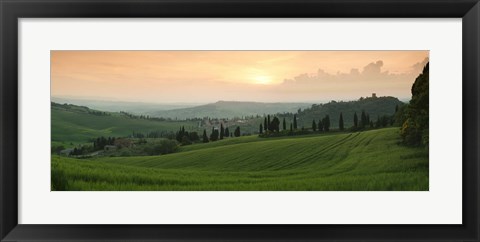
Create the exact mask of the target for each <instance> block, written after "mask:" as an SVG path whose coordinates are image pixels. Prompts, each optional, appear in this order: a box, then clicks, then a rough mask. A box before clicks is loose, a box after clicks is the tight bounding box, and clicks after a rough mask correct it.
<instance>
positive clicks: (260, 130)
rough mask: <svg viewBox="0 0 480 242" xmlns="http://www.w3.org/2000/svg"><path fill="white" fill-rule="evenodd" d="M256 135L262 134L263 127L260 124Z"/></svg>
mask: <svg viewBox="0 0 480 242" xmlns="http://www.w3.org/2000/svg"><path fill="white" fill-rule="evenodd" d="M258 133H260V134H263V126H262V124H260V129H259V130H258Z"/></svg>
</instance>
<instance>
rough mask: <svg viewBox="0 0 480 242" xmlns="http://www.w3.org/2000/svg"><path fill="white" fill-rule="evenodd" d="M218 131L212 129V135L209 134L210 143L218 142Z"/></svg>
mask: <svg viewBox="0 0 480 242" xmlns="http://www.w3.org/2000/svg"><path fill="white" fill-rule="evenodd" d="M218 136H219V133H218V129H215V127H212V133H211V134H210V141H217V140H218Z"/></svg>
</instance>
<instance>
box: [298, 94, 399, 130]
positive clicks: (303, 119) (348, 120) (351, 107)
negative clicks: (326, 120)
mask: <svg viewBox="0 0 480 242" xmlns="http://www.w3.org/2000/svg"><path fill="white" fill-rule="evenodd" d="M397 105H398V106H399V107H401V106H402V105H405V103H403V102H401V101H400V100H398V99H397V98H395V97H367V98H360V99H359V100H356V101H348V102H344V101H339V102H336V101H331V102H329V103H325V104H318V105H317V104H314V105H312V106H311V107H310V108H306V109H304V110H302V111H301V112H299V113H298V115H297V117H298V122H299V124H300V125H304V126H305V127H311V124H312V120H313V119H315V120H316V121H318V120H319V119H320V118H323V117H325V115H327V114H328V115H329V116H330V123H331V128H335V129H336V128H338V120H339V117H340V113H342V115H343V120H344V124H345V127H347V128H348V127H351V126H353V116H354V113H355V112H356V113H357V115H358V118H360V115H361V113H362V110H364V111H365V112H366V113H367V114H369V115H370V120H372V121H373V122H375V121H376V120H377V117H381V116H383V115H387V116H391V115H394V114H395V107H396V106H397Z"/></svg>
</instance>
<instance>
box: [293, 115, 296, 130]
mask: <svg viewBox="0 0 480 242" xmlns="http://www.w3.org/2000/svg"><path fill="white" fill-rule="evenodd" d="M293 128H294V129H297V115H296V114H294V115H293Z"/></svg>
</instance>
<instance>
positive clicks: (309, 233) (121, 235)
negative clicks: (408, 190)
mask: <svg viewBox="0 0 480 242" xmlns="http://www.w3.org/2000/svg"><path fill="white" fill-rule="evenodd" d="M0 14H1V26H0V30H1V37H0V41H1V47H0V48H1V49H0V51H1V60H0V73H1V80H0V90H1V97H0V106H1V109H0V117H1V118H0V134H1V137H0V168H1V188H0V192H1V194H0V195H1V197H0V223H1V225H0V240H1V241H72V240H76V241H337V240H353V241H360V240H362V241H371V240H376V241H392V240H397V241H426V240H429V241H445V240H448V241H479V217H480V216H479V194H480V193H479V174H480V172H479V159H478V158H479V157H478V151H477V149H478V148H479V105H478V104H479V102H480V99H479V91H480V89H479V81H480V79H479V77H480V75H479V69H480V68H479V67H480V63H479V56H480V49H479V43H480V19H479V17H480V4H479V2H478V0H405V1H401V0H356V1H354V0H297V1H295V0H255V1H253V0H223V1H221V0H142V1H135V0H118V1H106V0H99V1H95V0H63V1H58V0H38V1H35V0H0ZM73 17H75V18H77V17H78V18H93V17H95V18H122V17H128V18H140V17H142V18H144V17H146V18H150V17H215V18H224V17H241V18H251V17H261V18H265V17H271V18H277V17H288V18H295V17H309V18H330V17H335V18H352V17H355V18H357V17H358V18H365V17H368V18H379V17H382V18H383V17H385V18H393V17H395V18H397V17H398V18H409V17H415V18H417V17H418V18H462V22H463V24H462V28H463V31H462V39H463V40H462V41H463V43H462V44H463V46H462V47H463V49H462V51H463V52H462V54H463V57H462V58H463V69H462V75H463V82H462V91H463V104H462V105H463V106H462V109H463V117H462V118H463V133H462V135H463V161H462V162H463V178H462V179H463V181H462V182H463V191H462V196H463V198H462V199H463V214H462V216H463V223H462V225H415V224H412V225H255V224H250V225H60V224H59V225H34V224H29V225H27V224H18V218H17V214H18V167H17V162H18V153H17V152H18V141H19V140H18V134H17V130H18V79H17V78H18V73H17V70H18V24H17V23H18V22H17V21H18V19H19V18H73ZM438 212H439V213H442V211H438Z"/></svg>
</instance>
